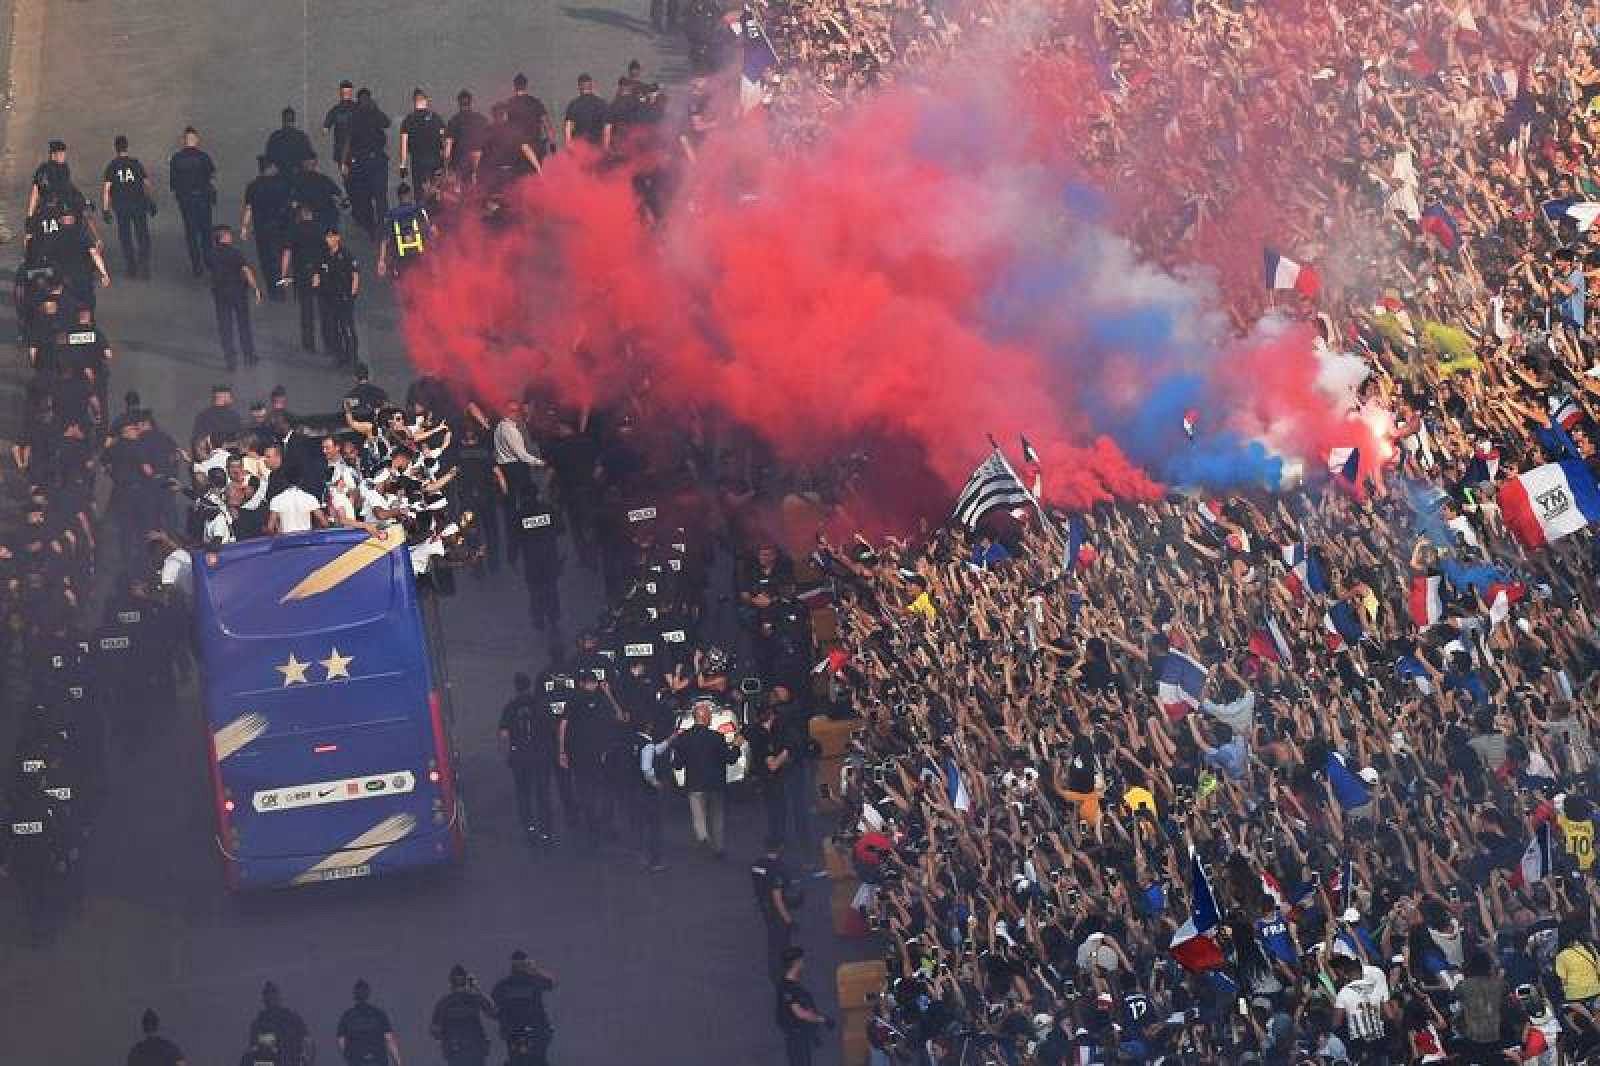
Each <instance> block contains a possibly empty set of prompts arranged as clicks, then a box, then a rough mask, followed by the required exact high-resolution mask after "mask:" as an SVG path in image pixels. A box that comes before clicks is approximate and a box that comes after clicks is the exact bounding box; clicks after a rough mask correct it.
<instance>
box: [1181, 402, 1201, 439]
mask: <svg viewBox="0 0 1600 1066" xmlns="http://www.w3.org/2000/svg"><path fill="white" fill-rule="evenodd" d="M1199 424H1200V412H1199V411H1197V410H1195V409H1194V408H1192V407H1191V408H1189V410H1187V411H1185V412H1183V435H1184V436H1185V437H1188V438H1189V439H1190V440H1191V441H1192V440H1194V431H1195V427H1196V426H1198V425H1199Z"/></svg>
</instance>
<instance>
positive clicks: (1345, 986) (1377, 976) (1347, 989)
mask: <svg viewBox="0 0 1600 1066" xmlns="http://www.w3.org/2000/svg"><path fill="white" fill-rule="evenodd" d="M1332 968H1333V972H1334V976H1335V978H1336V979H1337V981H1338V983H1339V994H1338V995H1336V996H1335V997H1334V999H1333V1019H1334V1024H1335V1025H1336V1026H1337V1025H1341V1024H1342V1025H1343V1026H1344V1027H1345V1033H1346V1040H1345V1043H1346V1045H1347V1046H1348V1047H1349V1049H1350V1061H1351V1062H1367V1061H1369V1060H1370V1059H1374V1058H1376V1057H1377V1056H1379V1055H1380V1053H1381V1052H1382V1050H1383V1047H1384V1034H1385V1032H1386V1027H1387V1019H1388V1016H1389V1015H1390V1014H1391V1013H1393V1011H1394V1004H1393V1003H1392V1002H1391V1001H1390V999H1389V979H1388V978H1387V977H1385V976H1384V975H1383V971H1382V970H1380V969H1378V968H1377V967H1376V966H1369V965H1367V964H1366V963H1363V962H1361V961H1359V960H1357V959H1352V958H1348V957H1346V956H1342V955H1341V956H1337V957H1335V958H1334V959H1333V961H1332Z"/></svg>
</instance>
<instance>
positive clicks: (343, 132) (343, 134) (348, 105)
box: [322, 79, 356, 191]
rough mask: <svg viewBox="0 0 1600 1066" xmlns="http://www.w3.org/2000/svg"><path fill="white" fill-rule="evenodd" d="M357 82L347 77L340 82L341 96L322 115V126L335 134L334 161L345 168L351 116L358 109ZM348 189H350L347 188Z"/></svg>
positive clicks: (340, 167)
mask: <svg viewBox="0 0 1600 1066" xmlns="http://www.w3.org/2000/svg"><path fill="white" fill-rule="evenodd" d="M355 97H356V86H355V83H354V82H352V81H350V80H349V79H346V80H344V81H341V82H340V83H339V98H338V99H337V100H336V101H334V104H333V106H332V107H330V108H328V113H327V114H326V115H324V116H323V117H322V128H323V129H324V130H325V131H327V132H328V133H331V134H332V135H333V161H334V163H335V164H337V165H338V166H339V169H340V170H341V171H343V170H344V167H345V160H346V159H347V158H348V146H349V144H350V118H351V116H352V115H353V114H354V113H355V109H356V99H355ZM346 191H348V190H346Z"/></svg>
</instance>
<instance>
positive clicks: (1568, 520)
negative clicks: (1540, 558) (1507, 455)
mask: <svg viewBox="0 0 1600 1066" xmlns="http://www.w3.org/2000/svg"><path fill="white" fill-rule="evenodd" d="M1499 500H1500V511H1501V514H1502V515H1503V516H1504V518H1505V523H1506V526H1507V527H1509V528H1510V530H1511V532H1512V534H1513V535H1514V536H1515V537H1516V538H1517V540H1518V541H1520V542H1521V543H1522V546H1523V547H1525V548H1542V547H1544V546H1545V545H1547V544H1549V543H1550V542H1551V541H1555V540H1559V539H1561V538H1562V537H1565V536H1566V535H1567V534H1569V533H1576V532H1577V531H1578V530H1580V529H1583V528H1584V527H1585V526H1587V525H1589V524H1590V523H1591V522H1594V521H1595V520H1596V519H1600V486H1596V485H1595V480H1594V475H1593V474H1591V473H1589V469H1588V467H1586V466H1584V465H1583V463H1582V462H1580V461H1579V460H1577V459H1563V460H1562V461H1561V462H1559V463H1546V464H1545V465H1543V466H1536V467H1534V468H1533V469H1532V470H1529V471H1527V472H1525V473H1522V474H1518V475H1517V476H1516V477H1514V478H1512V479H1511V480H1509V481H1507V482H1505V483H1504V484H1502V485H1501V486H1500V493H1499Z"/></svg>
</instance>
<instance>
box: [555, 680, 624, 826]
mask: <svg viewBox="0 0 1600 1066" xmlns="http://www.w3.org/2000/svg"><path fill="white" fill-rule="evenodd" d="M575 673H576V678H577V683H578V687H577V690H576V691H575V692H573V693H572V695H571V697H570V698H569V699H568V700H567V708H566V713H565V714H564V715H562V717H561V722H560V725H559V726H558V727H557V731H556V745H557V750H558V752H559V756H558V758H559V763H560V766H561V768H562V769H563V770H565V771H566V772H567V775H568V777H569V778H570V780H571V782H572V799H573V804H574V808H573V809H574V812H575V813H576V814H577V815H578V818H579V819H580V820H581V821H582V823H583V826H584V828H585V829H586V830H587V831H588V832H589V834H590V835H591V836H601V835H609V834H610V832H611V825H610V818H609V815H610V804H609V802H608V799H609V796H610V792H609V791H608V789H607V787H606V785H607V782H606V778H605V776H604V774H603V772H602V766H601V756H602V755H603V754H604V753H605V751H606V748H607V743H608V741H609V740H610V739H611V736H610V734H611V732H612V730H611V728H610V724H611V722H612V721H613V720H614V712H613V711H612V710H611V707H610V703H609V700H608V699H607V697H606V695H605V694H604V693H603V692H602V691H601V687H600V679H599V678H598V677H597V676H595V673H596V672H595V670H593V669H579V670H577V671H576V672H575Z"/></svg>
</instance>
